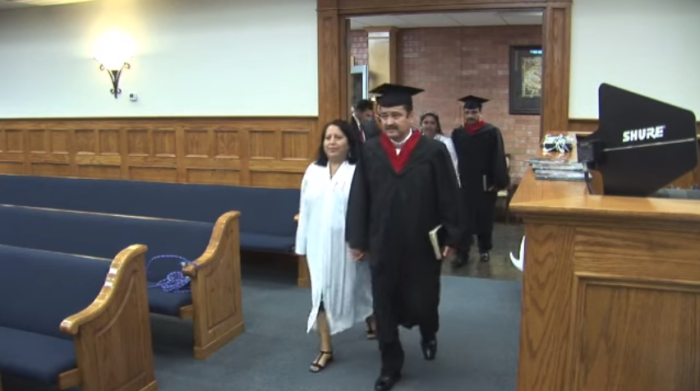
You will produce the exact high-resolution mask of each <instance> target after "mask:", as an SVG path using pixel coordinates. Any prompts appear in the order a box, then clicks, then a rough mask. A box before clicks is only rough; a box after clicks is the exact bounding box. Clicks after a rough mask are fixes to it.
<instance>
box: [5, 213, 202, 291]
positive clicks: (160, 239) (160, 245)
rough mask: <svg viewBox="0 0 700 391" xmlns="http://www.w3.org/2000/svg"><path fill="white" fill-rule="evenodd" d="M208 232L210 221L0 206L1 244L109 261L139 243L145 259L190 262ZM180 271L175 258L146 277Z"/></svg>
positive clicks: (157, 277) (158, 264)
mask: <svg viewBox="0 0 700 391" xmlns="http://www.w3.org/2000/svg"><path fill="white" fill-rule="evenodd" d="M213 230H214V224H213V223H202V222H195V221H182V220H164V219H151V218H142V217H127V216H114V215H100V214H91V213H80V212H71V211H61V210H46V209H33V208H26V207H15V206H6V205H5V206H0V244H4V245H7V246H15V247H25V248H34V249H38V250H46V251H54V252H59V253H65V254H80V255H87V256H91V257H99V258H104V259H108V260H112V259H114V257H115V256H116V255H117V254H119V252H120V251H122V250H123V249H125V248H126V247H128V246H130V245H132V244H144V245H146V246H148V253H147V258H148V259H149V260H150V259H151V258H153V257H155V256H158V255H178V256H181V257H184V258H186V259H188V260H189V261H195V260H196V259H197V258H199V257H200V256H201V255H202V254H203V253H204V251H205V250H206V248H207V245H208V244H209V240H210V238H211V235H212V232H213ZM27 232H31V233H32V234H31V235H27V234H26V233H27ZM180 269H181V268H180V261H178V260H176V259H175V260H173V259H162V260H161V259H158V260H155V261H154V262H153V263H152V264H151V265H150V267H149V270H148V274H147V278H148V281H151V282H158V281H160V280H162V279H163V278H165V277H166V276H167V275H168V273H170V272H173V271H177V270H180Z"/></svg>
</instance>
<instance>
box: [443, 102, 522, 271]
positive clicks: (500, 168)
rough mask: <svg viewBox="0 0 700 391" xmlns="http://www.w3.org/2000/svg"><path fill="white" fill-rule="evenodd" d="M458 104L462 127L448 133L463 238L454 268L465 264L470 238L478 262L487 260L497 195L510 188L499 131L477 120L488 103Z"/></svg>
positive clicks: (467, 259)
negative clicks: (459, 189)
mask: <svg viewBox="0 0 700 391" xmlns="http://www.w3.org/2000/svg"><path fill="white" fill-rule="evenodd" d="M460 101H461V102H463V103H464V125H463V126H460V127H459V128H457V129H455V130H454V131H452V141H453V142H454V144H455V150H456V151H457V158H458V160H459V178H460V182H461V185H462V192H461V193H462V207H463V208H464V209H463V211H464V214H465V216H464V224H465V227H464V228H465V230H466V233H467V237H466V239H465V241H464V245H463V247H462V248H461V249H460V256H459V257H458V258H456V259H455V261H454V265H455V266H457V267H459V266H462V265H465V264H466V263H467V262H469V251H470V248H471V245H472V241H473V236H474V235H476V237H477V243H478V247H479V254H480V256H479V258H480V260H481V261H482V262H488V261H489V260H490V255H489V251H491V249H492V248H493V221H494V219H495V217H496V201H497V199H498V191H499V190H503V189H505V188H506V187H508V185H509V184H510V177H509V175H508V167H507V163H506V155H505V150H504V147H503V136H502V135H501V131H500V130H499V129H498V128H497V127H495V126H493V125H491V124H489V123H487V122H484V120H483V119H482V118H481V108H482V105H483V104H484V103H486V102H488V100H487V99H483V98H479V97H476V96H472V95H469V96H466V97H464V98H462V99H460Z"/></svg>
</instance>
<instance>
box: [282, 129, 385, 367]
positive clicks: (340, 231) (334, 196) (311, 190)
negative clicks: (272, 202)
mask: <svg viewBox="0 0 700 391" xmlns="http://www.w3.org/2000/svg"><path fill="white" fill-rule="evenodd" d="M358 151H359V146H358V141H357V139H356V138H355V135H354V134H353V131H352V128H351V126H350V124H348V123H347V122H345V121H341V120H336V121H333V122H331V123H330V124H328V125H326V126H325V128H324V129H323V133H322V138H321V145H320V146H319V150H318V157H317V159H316V161H315V162H313V163H312V164H311V165H309V167H308V168H307V169H306V172H305V173H304V177H303V179H302V183H301V201H300V206H299V225H298V228H297V234H296V246H295V250H296V253H297V254H299V255H306V260H307V263H308V265H309V274H310V277H311V299H312V300H311V301H312V304H313V307H312V308H311V313H310V314H309V319H308V324H307V332H310V331H311V330H312V329H317V330H318V333H319V335H320V339H321V341H320V353H319V355H318V357H316V360H314V362H313V363H312V364H311V367H310V370H311V371H312V372H319V371H321V370H322V369H324V368H325V367H326V365H328V363H330V362H331V361H332V360H333V347H332V344H331V336H332V335H334V334H337V333H339V332H341V331H344V330H346V329H348V328H350V327H352V326H353V325H355V324H356V323H359V322H362V321H366V322H368V328H369V329H368V333H369V332H371V333H374V327H373V325H371V324H370V323H369V322H370V321H369V320H368V319H370V315H371V314H372V290H371V283H370V272H369V266H368V265H367V264H366V263H361V262H355V261H353V260H352V258H351V257H350V252H349V249H348V247H347V244H346V242H345V214H346V210H347V202H348V196H349V194H350V185H351V183H352V178H353V176H354V172H355V163H356V162H357V158H358V154H359V152H358Z"/></svg>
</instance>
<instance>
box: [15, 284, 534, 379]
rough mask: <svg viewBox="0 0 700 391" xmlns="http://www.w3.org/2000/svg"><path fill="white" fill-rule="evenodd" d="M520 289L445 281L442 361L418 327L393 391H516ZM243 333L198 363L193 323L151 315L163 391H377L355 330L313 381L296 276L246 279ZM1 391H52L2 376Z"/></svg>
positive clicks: (375, 361)
mask: <svg viewBox="0 0 700 391" xmlns="http://www.w3.org/2000/svg"><path fill="white" fill-rule="evenodd" d="M520 301H521V284H520V282H517V281H497V280H488V279H479V278H469V277H451V276H445V277H443V287H442V299H441V305H440V314H441V328H440V332H439V334H438V343H439V348H438V357H437V359H436V360H435V361H432V362H428V361H424V360H423V358H422V355H421V352H420V347H419V333H418V330H417V329H414V330H402V341H403V345H404V350H405V351H406V364H405V367H404V378H403V379H402V381H401V382H400V383H399V384H398V385H397V386H396V387H395V388H394V389H395V390H400V391H412V390H428V389H430V390H435V391H440V390H445V391H447V390H450V391H452V390H464V391H468V390H474V391H512V390H514V389H515V379H516V371H517V356H518V339H519V330H520ZM243 306H244V308H243V310H244V318H245V323H246V332H245V333H244V334H243V335H241V336H240V337H239V338H237V339H236V340H235V341H233V342H232V343H230V344H229V345H227V346H225V347H224V348H223V349H222V350H220V351H219V352H218V353H216V354H215V355H213V356H212V357H210V358H209V359H207V360H204V361H200V360H195V359H194V358H192V355H191V346H192V335H191V324H190V323H188V322H181V321H178V320H176V319H171V318H167V317H160V316H153V317H152V322H153V323H152V327H153V340H154V352H155V363H156V377H157V380H158V383H159V390H161V391H185V390H187V391H223V390H236V391H272V390H284V391H297V390H299V391H302V390H303V391H346V390H347V391H350V390H352V391H358V390H368V391H369V390H372V389H373V384H374V380H375V378H376V376H377V375H378V373H379V366H380V362H379V353H378V350H377V343H376V342H375V341H368V340H366V339H365V336H364V325H358V326H357V327H355V328H354V329H351V330H348V331H346V332H344V333H342V334H340V335H338V336H336V337H335V338H334V350H335V361H334V362H333V363H331V364H330V365H329V366H328V367H327V368H326V369H325V370H324V371H323V372H321V373H318V374H312V373H309V371H308V367H309V364H310V363H311V361H312V360H313V359H314V358H315V356H316V354H317V344H318V342H317V341H318V339H317V337H316V335H314V334H306V332H305V331H306V330H305V329H306V320H307V316H308V311H309V309H310V308H309V307H310V294H309V291H308V290H304V289H298V288H296V287H295V286H294V281H293V280H292V279H290V278H282V279H280V278H270V277H269V276H267V277H266V276H262V275H253V274H252V273H244V283H243ZM3 380H4V386H5V389H4V390H5V391H20V390H21V391H29V390H31V391H34V390H46V388H45V387H40V386H37V385H32V384H28V383H26V382H22V381H19V380H16V379H10V378H5V379H3Z"/></svg>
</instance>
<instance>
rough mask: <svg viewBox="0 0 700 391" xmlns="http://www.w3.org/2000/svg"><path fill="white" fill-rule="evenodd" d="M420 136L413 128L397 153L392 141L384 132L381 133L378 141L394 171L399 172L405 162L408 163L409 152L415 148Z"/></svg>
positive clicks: (404, 165)
mask: <svg viewBox="0 0 700 391" xmlns="http://www.w3.org/2000/svg"><path fill="white" fill-rule="evenodd" d="M421 137H423V136H421V134H420V132H419V131H417V130H413V131H412V133H411V137H409V138H408V140H406V142H405V143H404V145H403V146H402V147H401V151H400V152H399V153H398V154H397V153H396V146H394V143H392V142H391V140H390V139H389V137H388V136H387V135H386V134H384V133H382V134H381V136H380V142H381V143H382V147H383V148H384V152H386V154H387V157H388V158H389V161H390V162H391V165H392V166H394V170H396V173H399V172H401V170H403V169H404V167H406V163H408V159H409V158H410V157H411V153H412V152H413V149H414V148H416V145H418V141H420V138H421Z"/></svg>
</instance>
